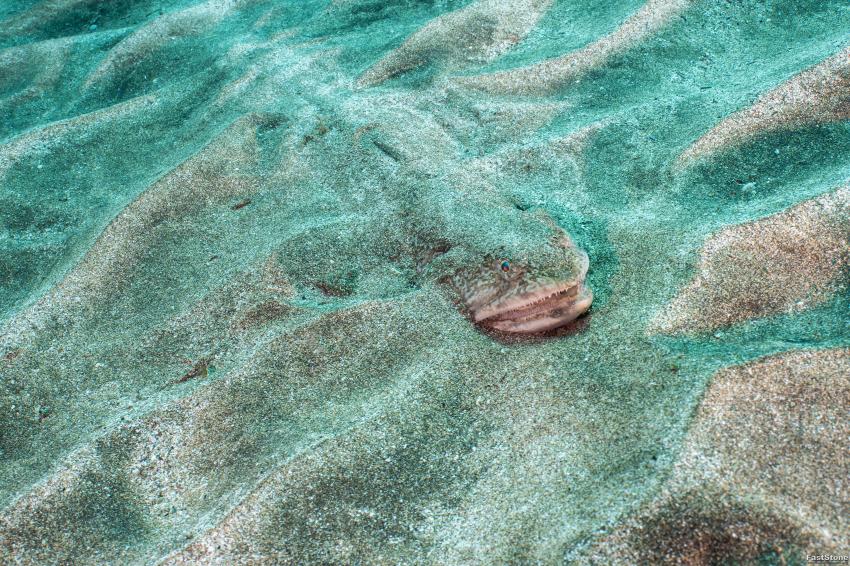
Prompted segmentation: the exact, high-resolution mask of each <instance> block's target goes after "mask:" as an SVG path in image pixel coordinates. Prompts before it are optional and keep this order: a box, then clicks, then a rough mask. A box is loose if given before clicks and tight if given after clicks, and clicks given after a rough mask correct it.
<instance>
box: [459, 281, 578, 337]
mask: <svg viewBox="0 0 850 566" xmlns="http://www.w3.org/2000/svg"><path fill="white" fill-rule="evenodd" d="M592 302H593V292H592V291H591V290H590V289H589V288H588V287H586V286H585V285H584V281H583V280H581V281H569V282H562V283H555V284H551V285H547V286H544V287H541V288H538V289H535V290H534V291H529V292H526V293H523V294H521V295H518V296H516V297H512V298H510V299H507V300H504V301H495V302H493V303H490V304H488V305H486V306H484V307H483V308H480V309H478V310H477V311H475V312H474V313H473V318H474V320H475V322H476V323H479V324H482V325H484V326H487V327H490V328H493V329H496V330H500V331H502V332H518V333H534V332H545V331H547V330H553V329H555V328H558V327H561V326H565V325H567V324H569V323H570V322H572V321H574V320H575V319H577V318H578V317H579V316H581V315H582V314H584V312H585V311H587V309H589V308H590V304H591V303H592Z"/></svg>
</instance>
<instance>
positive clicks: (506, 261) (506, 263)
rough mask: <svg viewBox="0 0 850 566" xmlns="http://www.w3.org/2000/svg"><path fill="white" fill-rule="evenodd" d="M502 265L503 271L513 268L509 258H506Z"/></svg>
mask: <svg viewBox="0 0 850 566" xmlns="http://www.w3.org/2000/svg"><path fill="white" fill-rule="evenodd" d="M500 267H501V268H502V271H505V272H508V271H510V270H511V263H510V262H509V261H508V260H504V261H503V262H502V265H501V266H500Z"/></svg>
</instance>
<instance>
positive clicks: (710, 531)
mask: <svg viewBox="0 0 850 566" xmlns="http://www.w3.org/2000/svg"><path fill="white" fill-rule="evenodd" d="M848 354H850V351H848V350H846V349H833V350H820V351H807V350H792V351H789V352H785V353H783V354H778V355H775V356H770V357H767V358H763V359H760V360H756V361H753V362H750V363H748V364H745V365H742V366H735V367H731V368H728V369H724V370H722V371H720V372H718V373H717V374H716V375H715V376H714V377H713V378H712V381H711V384H710V385H709V387H708V389H707V391H706V392H705V397H704V398H703V399H702V401H701V403H700V406H699V409H698V410H697V413H696V415H695V416H694V421H693V423H692V424H691V427H690V430H689V432H688V437H687V439H686V440H685V447H684V450H683V452H682V455H681V456H680V459H679V461H678V462H677V463H676V465H675V466H674V468H673V474H672V476H671V478H670V479H669V480H668V481H667V483H666V484H665V486H664V487H663V489H662V490H661V492H660V494H659V495H658V496H657V499H656V500H655V501H653V502H652V503H651V504H649V505H648V509H646V510H644V511H642V512H641V513H640V514H639V516H638V517H637V518H636V520H633V521H630V522H629V524H628V526H626V527H624V528H623V529H622V530H620V531H618V532H615V533H613V534H612V535H611V537H610V539H609V540H608V541H606V542H607V543H609V544H610V543H613V544H612V545H611V546H609V547H604V546H603V547H600V548H598V552H599V553H600V554H599V555H597V558H599V559H603V557H604V559H606V560H611V559H614V560H616V561H622V562H629V563H633V562H644V561H649V562H652V563H663V564H682V563H688V564H690V563H697V564H714V563H717V562H722V561H724V560H734V561H751V560H755V559H756V557H758V556H763V555H765V554H768V555H770V556H771V557H772V560H774V561H776V563H782V561H783V560H787V559H788V557H793V556H794V555H795V554H796V553H797V552H799V551H801V550H802V551H804V552H805V553H806V554H808V555H814V554H829V553H833V554H835V553H840V552H842V551H841V549H842V548H845V547H846V546H847V544H848V543H850V530H848V528H847V522H846V521H844V520H843V516H844V515H845V514H846V508H847V503H848V501H850V496H848V493H847V486H846V484H845V482H844V481H843V479H839V478H846V477H847V475H848V474H850V466H848V460H847V458H846V454H847V451H848V449H850V445H848V431H850V429H848V424H847V420H846V419H845V418H843V416H842V414H841V412H842V407H846V406H847V403H848V402H850V387H848V385H850V384H848V380H847V375H848V374H850V357H848ZM718 507H719V509H718ZM612 551H613V552H612Z"/></svg>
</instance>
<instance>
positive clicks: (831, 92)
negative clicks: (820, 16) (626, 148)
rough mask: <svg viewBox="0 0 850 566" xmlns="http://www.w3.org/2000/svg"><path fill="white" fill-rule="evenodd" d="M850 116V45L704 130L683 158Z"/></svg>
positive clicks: (692, 158) (683, 154)
mask: <svg viewBox="0 0 850 566" xmlns="http://www.w3.org/2000/svg"><path fill="white" fill-rule="evenodd" d="M845 120H850V47H848V48H847V49H843V50H841V51H839V52H838V53H836V54H835V55H833V56H832V57H829V58H828V59H826V60H824V61H822V62H820V63H818V64H817V65H815V66H813V67H812V68H810V69H806V70H805V71H803V72H802V73H800V74H798V75H796V76H794V77H792V78H790V79H788V80H787V81H785V82H784V83H782V84H781V85H779V86H778V87H776V88H775V89H773V90H771V91H770V92H767V93H765V94H764V95H762V96H760V97H759V98H758V100H756V101H755V102H754V103H753V105H752V106H750V107H748V108H744V109H743V110H739V111H738V112H736V113H734V114H732V115H731V116H729V117H728V118H726V119H724V120H723V121H722V122H720V123H719V124H717V125H716V126H714V127H713V128H712V129H711V130H710V131H708V132H707V133H705V134H703V135H702V136H701V137H700V138H699V139H698V140H697V141H695V142H694V143H693V144H692V145H691V146H690V147H689V148H688V149H686V150H685V151H684V152H683V153H682V155H680V156H679V158H678V160H677V162H678V163H679V164H684V163H688V162H691V161H693V160H695V159H699V158H702V157H705V156H708V155H711V154H713V153H716V152H718V151H722V150H727V149H729V148H730V147H733V146H736V145H741V144H743V143H746V142H748V141H750V140H753V139H754V138H756V137H758V136H761V135H764V134H766V133H770V132H775V131H777V130H783V129H792V128H801V127H805V126H814V125H818V124H829V123H830V122H841V121H845Z"/></svg>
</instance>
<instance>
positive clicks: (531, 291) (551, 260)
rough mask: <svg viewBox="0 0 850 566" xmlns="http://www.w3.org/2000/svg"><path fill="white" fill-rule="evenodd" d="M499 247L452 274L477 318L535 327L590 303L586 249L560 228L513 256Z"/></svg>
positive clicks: (553, 323)
mask: <svg viewBox="0 0 850 566" xmlns="http://www.w3.org/2000/svg"><path fill="white" fill-rule="evenodd" d="M500 251H501V252H502V253H501V255H497V254H493V255H489V256H488V257H487V258H486V259H485V261H484V262H483V263H481V264H480V265H479V266H477V267H476V268H473V269H466V270H459V271H458V272H457V273H456V274H455V275H454V277H453V280H452V282H453V285H454V287H455V289H456V290H457V292H458V295H459V297H460V299H461V301H462V302H463V304H464V305H465V308H466V310H467V312H468V313H469V316H470V317H471V318H472V320H473V321H474V322H475V323H476V324H479V325H481V326H484V327H488V328H492V329H495V330H499V331H502V332H510V333H521V334H530V333H538V332H545V331H549V330H553V329H556V328H559V327H561V326H565V325H567V324H569V323H570V322H572V321H574V320H575V319H576V318H578V317H579V316H581V315H582V314H583V313H584V312H586V311H587V310H588V309H589V308H590V305H591V303H592V302H593V292H592V291H591V290H590V288H588V287H587V285H586V284H585V277H586V275H587V270H588V266H589V259H588V256H587V253H585V252H584V251H583V250H581V249H580V248H579V247H578V246H577V245H576V244H575V242H573V240H572V238H570V236H569V235H568V234H567V233H565V232H564V231H563V230H560V229H558V230H557V231H556V234H555V235H554V236H553V237H552V238H551V240H550V241H548V242H546V243H545V244H541V245H539V246H536V247H534V248H533V249H531V250H524V251H523V252H522V253H520V254H518V255H516V256H515V257H512V254H511V253H510V252H509V251H507V250H500Z"/></svg>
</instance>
